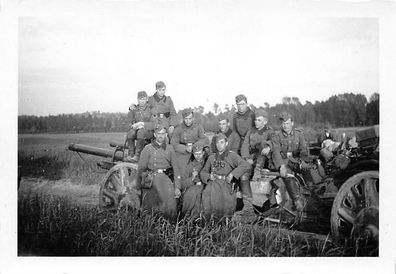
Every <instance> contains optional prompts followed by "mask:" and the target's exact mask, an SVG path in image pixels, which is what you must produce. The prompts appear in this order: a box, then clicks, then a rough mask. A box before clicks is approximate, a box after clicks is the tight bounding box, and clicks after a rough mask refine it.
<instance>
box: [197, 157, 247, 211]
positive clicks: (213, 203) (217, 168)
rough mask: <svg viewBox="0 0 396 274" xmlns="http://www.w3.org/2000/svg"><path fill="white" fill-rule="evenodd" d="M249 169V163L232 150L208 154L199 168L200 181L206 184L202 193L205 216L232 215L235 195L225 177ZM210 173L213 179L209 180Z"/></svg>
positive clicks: (237, 174) (239, 173)
mask: <svg viewBox="0 0 396 274" xmlns="http://www.w3.org/2000/svg"><path fill="white" fill-rule="evenodd" d="M250 169H251V165H250V164H249V163H248V162H246V161H245V160H243V159H242V158H241V156H239V155H238V154H236V153H235V152H233V151H228V150H226V151H224V152H223V153H222V154H220V153H216V154H212V155H210V156H209V158H208V160H207V161H206V163H205V166H204V167H203V169H202V170H201V173H200V177H201V180H202V183H204V184H207V186H206V187H205V189H204V191H203V193H202V205H203V211H204V214H205V216H206V217H209V216H212V215H213V216H215V217H216V218H221V217H223V216H228V217H230V216H232V214H233V213H234V211H235V208H236V195H235V192H234V191H233V188H232V185H231V184H229V183H228V182H227V181H226V177H227V176H228V175H229V174H230V173H232V175H233V177H234V178H235V179H239V178H240V177H241V176H242V174H244V173H246V172H247V171H249V170H250ZM211 175H212V176H213V177H214V180H213V181H212V180H211Z"/></svg>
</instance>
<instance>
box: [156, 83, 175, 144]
mask: <svg viewBox="0 0 396 274" xmlns="http://www.w3.org/2000/svg"><path fill="white" fill-rule="evenodd" d="M155 89H156V92H155V94H154V95H153V96H151V97H150V98H149V104H150V106H151V108H152V111H153V115H154V118H156V119H157V122H158V124H162V125H164V126H165V127H166V129H167V132H168V135H169V136H168V138H171V136H172V133H173V130H174V129H175V126H176V125H178V124H179V118H178V116H177V113H176V110H175V107H174V106H173V101H172V99H171V97H170V96H166V95H165V91H166V85H165V84H164V82H162V81H159V82H157V83H155Z"/></svg>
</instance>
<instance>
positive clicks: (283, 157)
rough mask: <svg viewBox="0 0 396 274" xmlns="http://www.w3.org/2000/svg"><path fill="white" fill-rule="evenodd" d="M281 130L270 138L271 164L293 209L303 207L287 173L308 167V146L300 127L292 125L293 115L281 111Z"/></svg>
mask: <svg viewBox="0 0 396 274" xmlns="http://www.w3.org/2000/svg"><path fill="white" fill-rule="evenodd" d="M280 121H281V130H280V131H279V132H277V133H276V134H275V135H274V137H273V138H272V149H273V152H272V160H273V166H274V168H275V169H276V170H279V171H280V175H281V176H282V178H283V182H284V184H285V187H286V190H287V192H288V193H289V196H290V198H291V199H292V201H293V204H294V206H295V209H296V210H297V211H301V210H302V209H303V208H304V200H303V197H302V196H301V194H300V191H299V188H298V184H297V182H296V181H295V180H293V179H292V178H288V177H287V174H293V172H301V171H302V170H306V169H308V168H309V165H308V164H307V162H306V161H309V159H308V148H307V144H306V141H305V137H304V134H303V131H302V129H300V128H295V127H294V121H293V117H292V116H291V115H290V114H289V113H287V112H283V113H282V114H281V115H280Z"/></svg>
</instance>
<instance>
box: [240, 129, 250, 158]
mask: <svg viewBox="0 0 396 274" xmlns="http://www.w3.org/2000/svg"><path fill="white" fill-rule="evenodd" d="M250 134H251V131H250V130H248V132H247V133H246V136H245V139H244V140H243V143H242V147H241V156H242V158H243V159H250V158H251V156H250V153H249V147H250Z"/></svg>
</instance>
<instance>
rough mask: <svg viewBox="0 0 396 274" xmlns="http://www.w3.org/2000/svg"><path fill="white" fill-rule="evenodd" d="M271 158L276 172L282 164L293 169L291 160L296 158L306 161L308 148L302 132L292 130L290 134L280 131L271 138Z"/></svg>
mask: <svg viewBox="0 0 396 274" xmlns="http://www.w3.org/2000/svg"><path fill="white" fill-rule="evenodd" d="M272 146H273V148H272V149H273V152H272V158H273V164H274V168H275V169H276V170H278V169H279V168H280V166H281V165H282V164H284V165H286V166H288V167H289V168H291V169H293V163H292V162H293V160H294V161H295V160H297V159H298V158H300V159H302V160H304V161H308V147H307V144H306V141H305V137H304V133H303V130H302V129H300V128H293V129H292V131H291V132H290V134H287V133H286V132H285V131H283V130H281V131H279V132H277V133H276V134H275V135H274V137H273V138H272Z"/></svg>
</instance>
